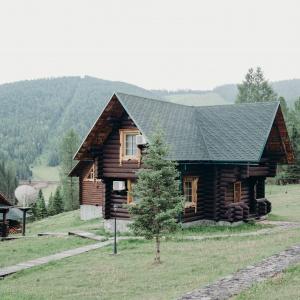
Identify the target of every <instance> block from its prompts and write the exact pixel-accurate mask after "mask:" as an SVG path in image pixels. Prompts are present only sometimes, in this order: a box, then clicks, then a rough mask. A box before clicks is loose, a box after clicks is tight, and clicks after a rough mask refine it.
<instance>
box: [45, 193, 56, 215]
mask: <svg viewBox="0 0 300 300" xmlns="http://www.w3.org/2000/svg"><path fill="white" fill-rule="evenodd" d="M47 210H48V216H53V215H55V209H54V197H53V194H52V193H51V194H50V197H49V200H48V207H47Z"/></svg>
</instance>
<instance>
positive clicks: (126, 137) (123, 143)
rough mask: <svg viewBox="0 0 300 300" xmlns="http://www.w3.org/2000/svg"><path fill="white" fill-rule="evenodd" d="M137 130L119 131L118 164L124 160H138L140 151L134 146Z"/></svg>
mask: <svg viewBox="0 0 300 300" xmlns="http://www.w3.org/2000/svg"><path fill="white" fill-rule="evenodd" d="M137 135H139V131H138V130H129V129H120V164H121V163H122V161H124V160H137V161H138V160H139V159H140V149H139V148H138V147H137V145H136V136H137Z"/></svg>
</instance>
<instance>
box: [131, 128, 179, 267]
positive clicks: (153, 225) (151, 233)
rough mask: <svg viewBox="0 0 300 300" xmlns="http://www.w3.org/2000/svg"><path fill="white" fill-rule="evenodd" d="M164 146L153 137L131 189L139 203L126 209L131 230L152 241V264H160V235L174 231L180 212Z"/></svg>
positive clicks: (172, 169) (159, 136)
mask: <svg viewBox="0 0 300 300" xmlns="http://www.w3.org/2000/svg"><path fill="white" fill-rule="evenodd" d="M167 155H168V149H167V146H166V145H165V144H164V139H163V134H162V133H159V132H158V133H155V134H154V135H153V137H152V139H151V141H150V146H149V147H148V149H147V153H146V156H145V158H144V159H143V163H144V166H145V168H144V169H141V170H140V171H139V172H138V180H137V183H136V184H135V185H134V186H133V197H134V198H135V199H138V201H136V202H135V203H134V205H130V206H129V212H130V214H131V216H132V219H133V224H132V225H131V228H132V229H133V231H134V232H135V233H136V234H138V235H142V236H144V237H145V238H146V239H153V238H154V239H155V243H156V255H155V262H157V263H160V241H161V237H162V235H165V234H168V233H170V232H172V231H174V230H175V229H176V228H177V226H178V225H177V217H178V216H179V214H180V213H181V212H182V209H183V201H184V200H183V196H182V195H181V193H180V189H179V181H178V178H179V173H178V171H177V169H176V166H177V165H176V163H175V162H172V161H170V160H167V159H166V156H167Z"/></svg>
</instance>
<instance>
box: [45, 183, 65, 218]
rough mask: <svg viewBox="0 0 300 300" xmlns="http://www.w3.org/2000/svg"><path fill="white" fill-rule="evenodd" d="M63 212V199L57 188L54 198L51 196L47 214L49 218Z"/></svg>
mask: <svg viewBox="0 0 300 300" xmlns="http://www.w3.org/2000/svg"><path fill="white" fill-rule="evenodd" d="M63 211H64V204H63V198H62V196H61V191H60V187H57V189H56V191H55V194H54V196H53V195H52V194H51V195H50V198H49V204H48V213H49V215H50V216H53V215H57V214H60V213H62V212H63Z"/></svg>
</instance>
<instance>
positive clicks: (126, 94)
mask: <svg viewBox="0 0 300 300" xmlns="http://www.w3.org/2000/svg"><path fill="white" fill-rule="evenodd" d="M115 95H116V96H117V95H125V96H133V97H137V98H144V99H147V100H152V101H156V102H162V103H166V104H171V105H177V106H184V107H197V106H192V105H185V104H181V103H174V102H171V101H168V100H162V99H155V98H149V97H144V96H139V95H134V94H128V93H123V92H115Z"/></svg>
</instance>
